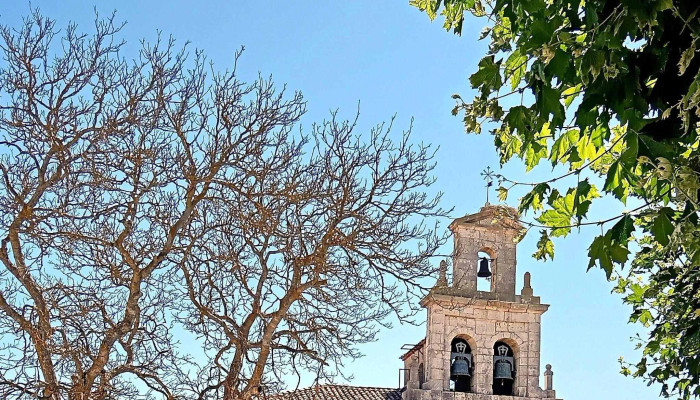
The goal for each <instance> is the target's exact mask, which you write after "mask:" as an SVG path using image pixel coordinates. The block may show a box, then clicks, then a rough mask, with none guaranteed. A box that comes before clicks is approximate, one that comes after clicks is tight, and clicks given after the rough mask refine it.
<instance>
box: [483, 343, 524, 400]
mask: <svg viewBox="0 0 700 400" xmlns="http://www.w3.org/2000/svg"><path fill="white" fill-rule="evenodd" d="M498 342H501V343H505V344H506V345H508V347H510V349H511V350H512V352H513V361H514V366H515V379H514V381H513V384H512V393H511V394H510V395H518V394H519V392H520V390H519V389H518V388H522V387H525V386H526V383H527V382H526V380H527V366H526V365H525V364H524V363H523V360H524V358H523V357H522V354H521V351H522V350H521V349H522V346H521V345H520V343H521V341H520V339H519V338H517V337H511V336H503V335H502V334H496V335H493V336H492V337H491V340H490V343H491V346H495V345H496V343H498ZM493 370H494V369H493V367H492V368H490V371H491V374H492V375H491V376H490V381H492V382H493V381H494V379H493ZM494 392H495V390H494Z"/></svg>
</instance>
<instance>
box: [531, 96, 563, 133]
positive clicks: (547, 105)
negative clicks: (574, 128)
mask: <svg viewBox="0 0 700 400" xmlns="http://www.w3.org/2000/svg"><path fill="white" fill-rule="evenodd" d="M536 97H537V106H538V109H539V111H540V115H541V116H542V117H544V118H548V117H549V115H550V114H551V115H552V120H551V125H552V126H559V125H560V124H561V123H562V122H563V121H564V115H565V110H564V105H562V104H561V91H560V90H559V89H555V88H551V87H547V86H545V87H543V88H542V91H541V92H540V93H537V96H536Z"/></svg>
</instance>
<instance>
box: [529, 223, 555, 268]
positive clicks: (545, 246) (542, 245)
mask: <svg viewBox="0 0 700 400" xmlns="http://www.w3.org/2000/svg"><path fill="white" fill-rule="evenodd" d="M532 257H534V258H535V259H536V260H542V261H547V257H549V259H550V260H554V243H553V242H552V240H551V239H550V238H549V235H548V234H547V231H546V230H541V231H540V240H538V241H537V250H536V251H535V252H534V253H533V254H532Z"/></svg>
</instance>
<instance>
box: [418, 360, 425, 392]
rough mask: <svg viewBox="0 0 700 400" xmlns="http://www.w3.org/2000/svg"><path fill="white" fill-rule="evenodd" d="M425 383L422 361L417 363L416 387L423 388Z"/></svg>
mask: <svg viewBox="0 0 700 400" xmlns="http://www.w3.org/2000/svg"><path fill="white" fill-rule="evenodd" d="M424 383H425V367H424V366H423V363H420V364H418V389H423V384H424Z"/></svg>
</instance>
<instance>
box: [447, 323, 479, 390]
mask: <svg viewBox="0 0 700 400" xmlns="http://www.w3.org/2000/svg"><path fill="white" fill-rule="evenodd" d="M450 347H451V349H452V350H451V354H450V381H451V382H450V383H451V385H450V386H452V389H453V390H454V391H455V392H471V385H472V374H473V371H474V362H473V357H472V348H471V346H470V345H469V343H468V342H467V339H465V338H462V337H459V336H458V337H456V338H454V339H452V344H451V346H450Z"/></svg>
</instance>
